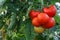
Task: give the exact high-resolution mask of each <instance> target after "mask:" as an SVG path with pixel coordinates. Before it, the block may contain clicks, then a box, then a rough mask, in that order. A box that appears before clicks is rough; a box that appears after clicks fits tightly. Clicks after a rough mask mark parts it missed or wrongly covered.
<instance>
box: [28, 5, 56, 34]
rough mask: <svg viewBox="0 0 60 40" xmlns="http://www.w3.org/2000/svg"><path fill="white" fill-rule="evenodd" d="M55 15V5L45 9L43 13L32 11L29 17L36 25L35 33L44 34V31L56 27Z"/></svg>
mask: <svg viewBox="0 0 60 40" xmlns="http://www.w3.org/2000/svg"><path fill="white" fill-rule="evenodd" d="M55 15H56V7H55V6H54V5H51V6H50V7H44V8H43V12H40V11H35V10H31V11H30V14H29V16H30V18H31V20H32V24H33V25H34V30H35V32H37V33H42V31H44V29H49V28H52V27H53V26H54V25H55V19H54V18H53V17H54V16H55ZM41 30H42V31H41Z"/></svg>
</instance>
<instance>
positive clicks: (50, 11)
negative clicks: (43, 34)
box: [43, 5, 56, 17]
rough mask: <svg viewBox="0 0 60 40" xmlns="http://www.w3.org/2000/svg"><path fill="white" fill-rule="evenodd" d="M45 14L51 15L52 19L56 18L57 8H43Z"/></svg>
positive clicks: (52, 6)
mask: <svg viewBox="0 0 60 40" xmlns="http://www.w3.org/2000/svg"><path fill="white" fill-rule="evenodd" d="M43 12H44V13H46V14H47V15H49V16H50V17H54V16H55V15H56V7H55V6H54V5H51V6H50V7H49V8H47V7H45V8H43Z"/></svg>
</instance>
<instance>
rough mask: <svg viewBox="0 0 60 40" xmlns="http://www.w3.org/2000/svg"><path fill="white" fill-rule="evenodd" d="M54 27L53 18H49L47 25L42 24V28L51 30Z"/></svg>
mask: <svg viewBox="0 0 60 40" xmlns="http://www.w3.org/2000/svg"><path fill="white" fill-rule="evenodd" d="M54 25H55V20H54V18H52V17H50V18H49V21H48V23H46V24H44V25H43V27H44V28H47V29H49V28H52V27H53V26H54Z"/></svg>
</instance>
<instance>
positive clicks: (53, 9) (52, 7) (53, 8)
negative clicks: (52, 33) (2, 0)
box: [49, 5, 57, 17]
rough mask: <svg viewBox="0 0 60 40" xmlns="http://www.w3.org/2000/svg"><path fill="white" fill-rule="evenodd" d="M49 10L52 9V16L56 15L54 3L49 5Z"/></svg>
mask: <svg viewBox="0 0 60 40" xmlns="http://www.w3.org/2000/svg"><path fill="white" fill-rule="evenodd" d="M49 9H50V10H52V17H54V16H55V15H56V11H57V10H56V7H55V6H54V5H50V8H49Z"/></svg>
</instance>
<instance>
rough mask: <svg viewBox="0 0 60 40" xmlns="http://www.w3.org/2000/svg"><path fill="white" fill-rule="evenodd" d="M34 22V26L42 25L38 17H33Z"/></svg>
mask: <svg viewBox="0 0 60 40" xmlns="http://www.w3.org/2000/svg"><path fill="white" fill-rule="evenodd" d="M32 24H33V25H34V26H36V27H39V26H40V23H39V22H38V19H37V17H35V18H33V20H32Z"/></svg>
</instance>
